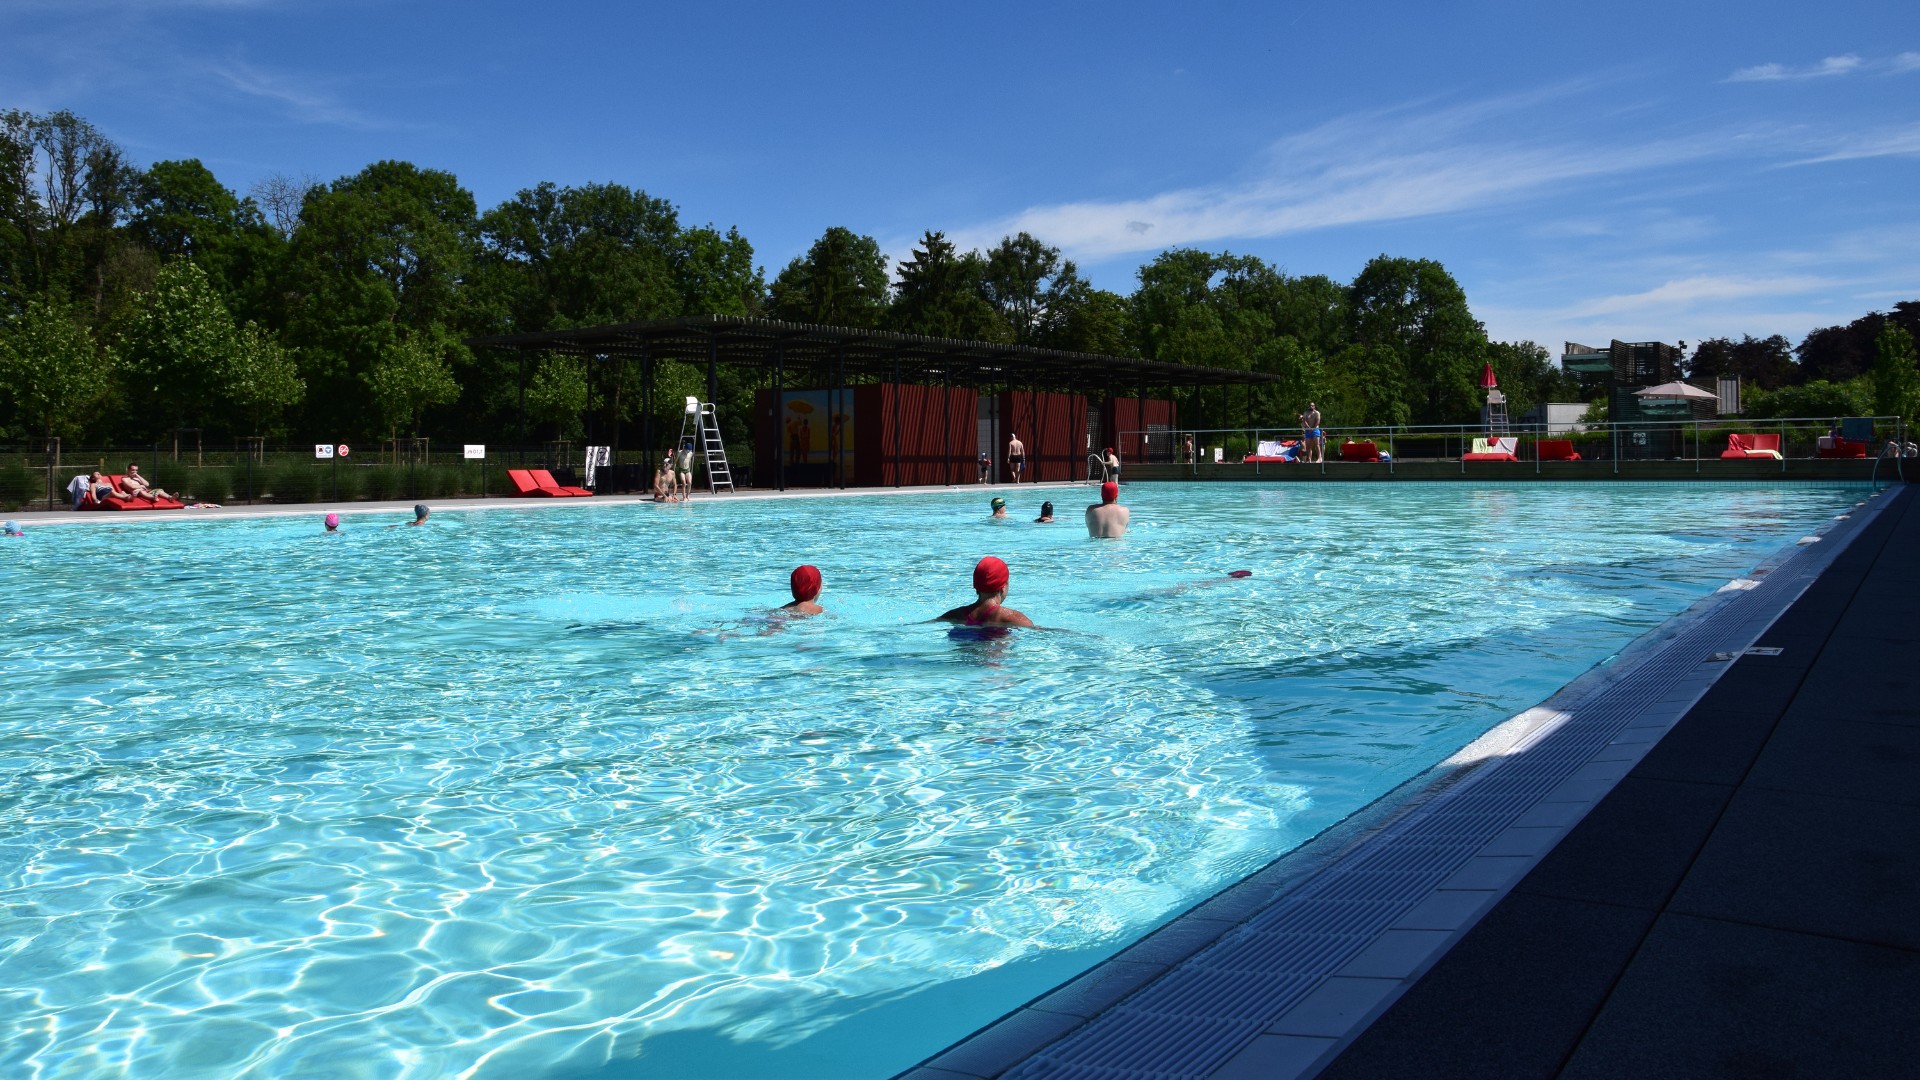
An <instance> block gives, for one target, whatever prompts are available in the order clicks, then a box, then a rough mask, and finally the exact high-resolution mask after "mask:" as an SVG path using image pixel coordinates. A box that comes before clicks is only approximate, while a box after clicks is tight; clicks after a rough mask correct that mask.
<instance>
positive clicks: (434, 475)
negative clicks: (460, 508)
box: [421, 465, 460, 499]
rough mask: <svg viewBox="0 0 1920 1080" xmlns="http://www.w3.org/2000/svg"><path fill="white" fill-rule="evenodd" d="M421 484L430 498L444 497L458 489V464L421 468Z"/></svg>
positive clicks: (455, 492)
mask: <svg viewBox="0 0 1920 1080" xmlns="http://www.w3.org/2000/svg"><path fill="white" fill-rule="evenodd" d="M422 472H423V476H422V480H424V481H425V482H424V483H423V484H422V485H421V486H422V487H424V488H425V489H426V493H427V497H428V498H430V499H444V498H447V497H449V496H451V495H455V494H458V493H459V491H460V466H458V465H433V466H428V467H427V468H425V469H423V470H422Z"/></svg>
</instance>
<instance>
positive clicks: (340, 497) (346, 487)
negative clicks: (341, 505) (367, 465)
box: [316, 464, 366, 502]
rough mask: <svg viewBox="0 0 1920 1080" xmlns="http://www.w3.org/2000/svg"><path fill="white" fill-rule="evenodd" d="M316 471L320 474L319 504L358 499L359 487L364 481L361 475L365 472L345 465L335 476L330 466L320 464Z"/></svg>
mask: <svg viewBox="0 0 1920 1080" xmlns="http://www.w3.org/2000/svg"><path fill="white" fill-rule="evenodd" d="M316 469H317V470H318V471H319V473H320V488H319V491H320V496H319V498H320V501H321V502H347V501H349V500H352V499H357V498H359V497H360V487H361V484H362V483H363V482H364V481H365V477H363V476H362V475H361V473H363V472H365V471H366V470H364V469H358V468H355V467H353V466H351V465H346V464H342V465H341V466H340V470H339V472H338V473H337V474H336V473H335V472H334V468H333V466H331V465H325V464H322V465H319V466H316Z"/></svg>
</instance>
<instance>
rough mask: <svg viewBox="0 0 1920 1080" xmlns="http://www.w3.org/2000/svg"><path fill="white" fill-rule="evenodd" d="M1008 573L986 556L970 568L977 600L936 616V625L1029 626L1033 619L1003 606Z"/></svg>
mask: <svg viewBox="0 0 1920 1080" xmlns="http://www.w3.org/2000/svg"><path fill="white" fill-rule="evenodd" d="M1010 576H1011V575H1010V574H1009V572H1008V570H1007V564H1006V563H1004V562H1002V561H1001V560H999V559H997V558H995V557H994V556H992V555H988V556H987V557H986V558H984V559H981V560H980V562H979V563H978V564H976V565H975V566H974V568H973V591H974V593H975V594H976V597H977V598H976V599H975V600H974V602H973V603H971V604H962V605H960V606H959V607H957V608H954V609H953V610H952V611H949V612H946V613H945V614H942V615H939V616H937V617H936V618H935V619H934V621H935V622H951V623H961V624H963V625H966V626H1032V625H1033V620H1032V619H1029V618H1027V617H1026V616H1025V615H1023V614H1021V613H1020V612H1018V611H1015V610H1013V609H1012V608H1010V607H1006V606H1005V603H1006V599H1007V584H1008V579H1009V578H1010Z"/></svg>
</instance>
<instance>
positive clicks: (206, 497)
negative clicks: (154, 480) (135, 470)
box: [161, 466, 233, 503]
mask: <svg viewBox="0 0 1920 1080" xmlns="http://www.w3.org/2000/svg"><path fill="white" fill-rule="evenodd" d="M161 486H162V487H166V485H165V484H162V485H161ZM167 490H168V491H171V492H173V493H174V494H176V495H179V496H181V497H183V498H185V497H187V496H191V497H193V498H195V499H198V500H199V501H201V502H214V503H223V502H230V501H231V500H232V499H233V470H232V469H226V468H218V467H212V466H209V467H206V468H200V469H191V470H188V472H187V475H186V479H185V480H183V481H181V483H180V486H179V487H169V488H167Z"/></svg>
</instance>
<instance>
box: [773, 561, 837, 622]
mask: <svg viewBox="0 0 1920 1080" xmlns="http://www.w3.org/2000/svg"><path fill="white" fill-rule="evenodd" d="M787 583H788V585H790V586H791V587H792V589H793V603H791V604H783V605H781V608H780V610H781V611H791V612H793V613H794V614H795V615H818V614H820V613H821V612H823V611H825V610H827V609H826V608H823V607H821V606H820V605H819V604H818V603H815V601H817V600H819V599H820V568H819V567H816V566H813V565H811V564H809V565H804V566H796V567H794V568H793V573H792V574H791V575H790V576H789V577H788V579H787Z"/></svg>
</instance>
